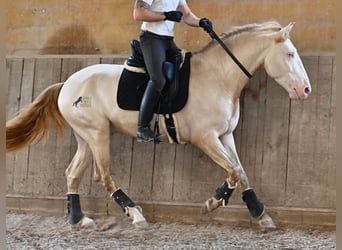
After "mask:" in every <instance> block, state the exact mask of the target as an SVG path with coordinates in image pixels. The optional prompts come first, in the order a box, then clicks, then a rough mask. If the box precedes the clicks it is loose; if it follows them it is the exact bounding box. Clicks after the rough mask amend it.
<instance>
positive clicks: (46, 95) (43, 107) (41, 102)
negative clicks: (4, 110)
mask: <svg viewBox="0 0 342 250" xmlns="http://www.w3.org/2000/svg"><path fill="white" fill-rule="evenodd" d="M63 84H64V83H62V82H61V83H56V84H53V85H51V86H49V87H48V88H46V89H45V90H44V91H43V92H42V93H41V94H40V95H39V96H38V97H37V98H36V99H35V100H34V101H33V102H32V103H30V104H29V105H27V106H26V107H25V108H24V109H22V110H21V111H20V112H19V114H18V115H17V116H16V117H14V118H13V119H11V120H9V121H8V122H6V151H7V152H10V151H16V150H19V149H21V148H23V147H26V146H28V145H29V144H31V143H32V142H33V141H35V142H37V143H38V142H39V141H41V140H42V139H44V138H45V137H46V136H47V135H48V131H49V121H50V120H51V121H52V123H53V124H54V125H55V127H56V131H57V133H58V134H62V133H63V131H64V128H65V126H66V121H65V119H64V118H63V116H62V114H61V112H60V111H59V109H58V105H57V99H58V95H59V92H60V90H61V88H62V86H63Z"/></svg>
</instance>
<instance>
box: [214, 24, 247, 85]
mask: <svg viewBox="0 0 342 250" xmlns="http://www.w3.org/2000/svg"><path fill="white" fill-rule="evenodd" d="M208 33H209V35H210V37H211V38H212V39H215V40H216V41H217V42H218V43H219V44H220V45H221V47H222V48H223V49H224V50H225V51H226V52H227V54H228V55H229V56H230V57H231V58H232V59H233V61H234V62H235V63H236V64H237V65H238V66H239V68H240V69H241V70H242V71H243V73H245V75H246V76H247V77H248V78H249V79H251V78H252V77H253V75H252V74H251V73H249V72H248V70H247V69H246V68H245V67H244V66H243V65H242V64H241V63H240V61H239V60H238V59H237V58H236V57H235V56H234V54H233V52H232V51H231V50H230V49H229V48H228V47H227V46H226V45H225V44H224V42H223V41H222V40H221V38H220V37H219V36H218V35H217V34H216V33H215V31H214V30H213V29H211V30H210V31H209V32H208Z"/></svg>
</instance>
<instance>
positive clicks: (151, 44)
mask: <svg viewBox="0 0 342 250" xmlns="http://www.w3.org/2000/svg"><path fill="white" fill-rule="evenodd" d="M140 45H141V51H142V53H143V55H144V60H145V65H146V69H147V72H148V74H149V76H150V78H151V80H152V82H153V84H154V86H155V88H156V90H157V91H159V92H161V91H162V89H163V88H164V86H165V81H166V80H165V76H164V74H163V62H164V61H165V60H166V58H167V57H168V56H170V57H171V56H172V55H174V54H175V53H179V51H180V49H179V48H178V47H177V45H176V44H175V42H174V41H173V37H169V36H160V35H157V34H154V33H151V32H146V31H144V32H142V33H141V34H140Z"/></svg>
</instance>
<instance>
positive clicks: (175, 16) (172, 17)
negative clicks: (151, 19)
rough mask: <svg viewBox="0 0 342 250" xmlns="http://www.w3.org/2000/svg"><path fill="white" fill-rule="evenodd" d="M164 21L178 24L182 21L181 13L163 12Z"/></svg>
mask: <svg viewBox="0 0 342 250" xmlns="http://www.w3.org/2000/svg"><path fill="white" fill-rule="evenodd" d="M164 15H165V19H164V20H169V21H173V22H177V23H179V22H180V21H181V20H182V16H183V13H182V12H181V11H177V10H173V11H167V12H164Z"/></svg>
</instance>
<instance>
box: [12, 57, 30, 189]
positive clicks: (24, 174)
mask: <svg viewBox="0 0 342 250" xmlns="http://www.w3.org/2000/svg"><path fill="white" fill-rule="evenodd" d="M34 69H35V59H24V65H23V72H22V82H21V90H20V102H19V108H20V109H22V108H24V107H25V106H26V105H27V104H29V103H31V102H32V92H33V84H34ZM29 152H30V146H29V147H26V148H23V149H22V150H20V151H18V152H17V153H16V160H15V165H14V172H15V176H14V179H13V190H14V192H15V193H19V194H27V193H28V185H29V182H28V161H29Z"/></svg>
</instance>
